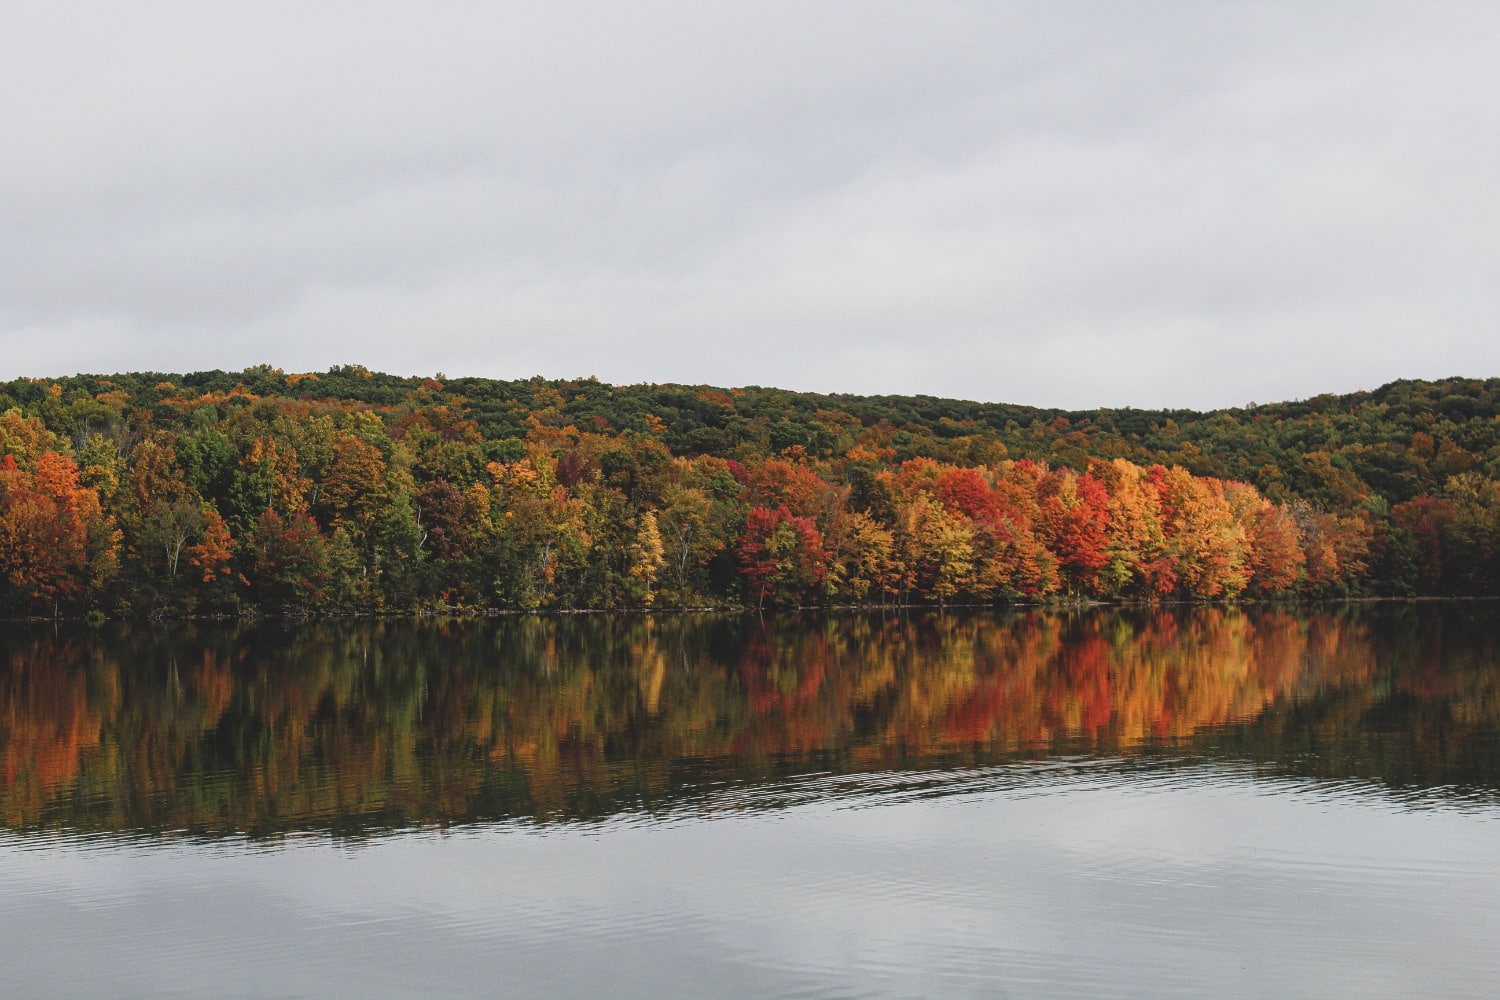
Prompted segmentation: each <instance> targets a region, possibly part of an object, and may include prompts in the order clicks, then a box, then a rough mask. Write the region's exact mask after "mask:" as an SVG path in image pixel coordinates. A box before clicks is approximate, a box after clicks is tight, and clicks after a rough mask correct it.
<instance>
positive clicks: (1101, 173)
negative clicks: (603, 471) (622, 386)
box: [0, 0, 1500, 408]
mask: <svg viewBox="0 0 1500 1000" xmlns="http://www.w3.org/2000/svg"><path fill="white" fill-rule="evenodd" d="M5 22H6V23H5V29H4V31H3V32H0V377H4V378H11V377H16V376H20V375H61V374H68V373H72V372H77V371H92V372H105V371H119V370H139V369H151V370H161V371H181V370H188V369H200V368H236V369H237V368H242V367H245V366H246V365H250V364H258V363H262V362H265V363H269V364H272V365H274V366H277V367H281V368H285V369H286V370H288V371H306V370H320V369H326V368H327V367H329V366H330V365H334V364H344V363H359V364H364V365H366V366H368V367H370V368H374V369H380V370H386V371H392V372H397V373H401V374H433V373H436V372H445V373H447V374H449V375H460V374H464V375H484V376H494V377H501V378H513V377H527V376H530V375H533V374H542V375H545V376H548V377H572V376H579V375H597V376H598V377H599V378H601V379H604V380H606V381H611V382H641V381H648V382H658V381H676V382H706V383H712V384H717V385H746V384H759V385H778V386H785V387H789V388H797V389H814V390H820V391H830V392H831V391H847V392H864V393H875V392H903V393H915V392H924V393H934V394H939V395H947V396H960V397H965V398H974V399H984V400H1003V401H1013V402H1025V403H1035V404H1045V405H1063V406H1090V407H1091V406H1098V405H1110V406H1123V405H1133V406H1142V407H1146V406H1163V405H1173V406H1193V407H1199V408H1206V407H1214V406H1228V405H1238V404H1242V403H1245V402H1247V401H1250V400H1257V401H1261V402H1266V401H1270V400H1278V399H1290V398H1301V397H1305V396H1309V395H1313V394H1316V393H1319V392H1324V391H1348V390H1353V389H1359V388H1373V387H1374V386H1376V385H1379V384H1381V383H1383V382H1386V381H1389V380H1391V379H1394V378H1399V377H1441V376H1445V375H1452V374H1462V375H1471V376H1494V375H1500V329H1497V325H1500V324H1497V317H1500V280H1497V279H1500V183H1497V170H1500V58H1497V57H1496V53H1497V52H1500V4H1495V3H1492V2H1485V3H1473V4H1463V3H1437V4H1413V3H1400V4H1395V3H1392V4H1381V3H1373V2H1367V0H1359V2H1351V3H1332V2H1328V3H1316V4H1308V3H1300V2H1290V0H1288V2H1285V3H1250V2H1243V3H1204V2H1181V3H1163V4H1154V3H1149V2H1147V3H1132V4H1123V3H1098V4H1088V3H1082V2H1078V3H1056V2H1053V0H1045V2H1038V3H1035V4H1027V3H1004V2H974V3H962V2H954V3H944V2H937V0H923V2H920V3H917V2H910V3H886V2H881V0H861V2H859V3H852V2H851V3H842V4H823V3H817V2H812V0H797V2H792V3H777V2H772V0H757V2H755V3H744V4H736V5H727V4H702V3H683V4H663V3H651V2H637V3H631V4H604V3H598V2H595V3H586V4H573V3H568V2H556V0H553V2H549V3H546V4H530V5H513V4H503V3H486V4H480V3H444V2H432V0H428V2H424V3H422V4H415V3H407V4H394V3H385V2H382V0H360V2H358V3H352V2H351V3H320V2H316V0H313V2H308V0H301V2H298V3H295V4H292V3H285V4H283V3H277V2H268V0H261V2H257V3H254V4H248V3H246V4H202V3H197V4H194V3H157V2H151V0H144V2H137V3H130V4H121V3H117V2H108V3H105V2H99V3H68V2H66V0H59V2H58V3H45V4H44V3H27V4H17V5H12V6H11V7H10V8H9V9H8V10H7V14H6V17H5Z"/></svg>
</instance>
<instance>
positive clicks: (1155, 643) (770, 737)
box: [0, 604, 1500, 997]
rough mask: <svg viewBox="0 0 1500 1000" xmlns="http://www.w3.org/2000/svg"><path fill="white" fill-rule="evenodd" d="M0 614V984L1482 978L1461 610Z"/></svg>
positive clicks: (1482, 848) (1497, 920)
mask: <svg viewBox="0 0 1500 1000" xmlns="http://www.w3.org/2000/svg"><path fill="white" fill-rule="evenodd" d="M0 627H3V629H4V632H3V637H0V995H5V996H12V995H14V996H23V997H30V996H67V997H73V996H79V997H82V996H183V997H188V996H193V997H197V996H206V995H214V996H253V997H260V996H427V995H455V996H539V995H544V994H545V995H551V996H601V995H607V996H662V995H681V996H809V997H834V996H838V997H846V996H847V997H863V996H871V997H884V996H941V997H949V996H986V997H989V996H1065V995H1079V996H1085V995H1086V996H1099V995H1109V996H1142V997H1145V996H1152V997H1155V996H1174V995H1175V996H1203V995H1220V996H1222V995H1239V996H1266V995H1282V996H1284V995H1294V996H1319V997H1323V996H1356V997H1374V996H1392V997H1401V996H1415V995H1423V996H1432V995H1452V996H1484V995H1492V994H1493V993H1494V992H1495V990H1496V989H1497V987H1500V949H1497V948H1496V947H1495V944H1494V942H1496V941H1497V940H1500V903H1497V900H1500V825H1497V822H1496V821H1497V819H1500V740H1497V734H1500V609H1497V607H1496V606H1495V605H1492V604H1450V605H1443V604H1425V605H1412V606H1407V605H1372V606H1354V607H1347V608H1334V609H1322V610H1320V611H1318V612H1316V613H1301V612H1293V611H1286V610H1247V611H1224V610H1218V609H1193V610H1180V611H1090V612H1085V613H1076V614H1060V615H1054V614H1042V613H1033V614H1017V615H1004V614H964V615H939V614H930V615H920V614H919V615H907V616H895V617H879V616H865V615H860V616H845V617H830V618H808V619H800V620H776V621H766V622H762V621H760V620H758V619H754V618H748V619H742V618H735V617H722V618H721V617H683V618H673V617H651V618H640V617H635V618H608V617H582V618H551V619H502V620H487V621H456V622H434V621H423V622H392V623H371V622H356V623H333V624H327V623H320V624H313V625H307V626H297V627H291V626H285V625H281V624H270V625H262V626H259V627H252V628H246V627H240V626H226V627H204V626H186V627H185V626H174V627H171V628H167V629H141V628H136V629H106V630H102V631H89V630H84V629H77V630H70V629H54V628H52V627H51V626H21V625H15V624H8V625H4V626H0Z"/></svg>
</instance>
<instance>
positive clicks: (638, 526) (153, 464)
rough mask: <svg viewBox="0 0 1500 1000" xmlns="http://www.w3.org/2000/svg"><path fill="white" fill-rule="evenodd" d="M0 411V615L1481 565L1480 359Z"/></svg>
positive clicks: (1067, 587) (1253, 583)
mask: <svg viewBox="0 0 1500 1000" xmlns="http://www.w3.org/2000/svg"><path fill="white" fill-rule="evenodd" d="M0 414H3V415H4V416H3V417H0V456H3V457H0V463H3V464H0V581H3V582H0V606H3V607H4V608H7V609H8V610H9V611H10V612H11V613H23V612H25V613H37V612H45V611H50V610H59V611H60V610H62V609H65V608H66V609H82V608H86V607H99V608H102V609H104V610H106V611H110V612H134V613H157V614H177V613H184V612H190V611H198V612H203V611H225V612H230V613H241V612H245V611H249V610H258V611H261V612H273V611H287V612H300V611H334V610H338V611H373V610H411V609H417V608H430V607H469V608H492V607H493V608H565V607H639V606H663V605H668V604H670V605H701V604H714V605H736V604H755V605H760V604H767V603H771V604H774V603H782V604H791V603H821V602H849V601H854V602H872V601H876V602H883V601H911V600H921V601H927V600H932V601H950V600H970V601H985V602H989V601H1006V600H1017V599H1044V598H1050V597H1058V596H1073V597H1090V598H1099V599H1165V598H1188V599H1230V598H1235V597H1240V596H1323V595H1332V594H1411V593H1453V594H1492V593H1495V592H1496V589H1497V570H1496V555H1495V553H1496V547H1497V537H1500V527H1497V524H1500V522H1497V517H1500V485H1497V482H1500V379H1488V380H1478V379H1459V378H1453V379H1445V380H1442V381H1437V382H1419V381H1402V382H1395V383H1391V384H1390V385H1386V386H1383V387H1381V388H1379V389H1377V390H1374V391H1372V392H1361V393H1353V394H1349V395H1344V396H1319V397H1315V398H1313V399H1309V400H1303V401H1298V402H1288V403H1275V404H1267V405H1257V406H1251V407H1246V408H1236V409H1229V410H1220V411H1215V412H1210V413H1196V412H1192V411H1185V410H1168V411H1151V410H1135V409H1120V410H1096V411H1063V410H1049V409H1036V408H1030V407H1023V406H1014V405H1008V404H999V403H977V402H967V401H961V400H949V399H939V398H935V397H928V396H867V397H861V396H851V395H821V394H814V393H799V392H789V391H785V390H779V389H768V388H760V387H745V388H737V389H722V388H714V387H707V386H676V385H630V386H611V385H607V384H604V383H601V382H598V381H596V380H593V379H584V380H572V381H555V380H554V381H549V380H544V379H541V378H533V379H527V380H515V381H502V380H491V379H477V378H453V379H449V378H445V377H443V376H441V375H440V376H438V377H436V378H405V377H397V376H391V375H385V374H380V373H374V372H369V371H367V370H365V369H364V368H361V367H358V366H343V367H339V368H334V369H331V370H329V371H327V372H320V373H316V374H289V373H285V372H282V371H280V370H278V369H274V368H270V367H266V366H260V367H256V368H252V369H247V370H246V371H243V372H220V371H211V372H195V373H190V374H169V373H155V372H151V373H131V374H116V375H80V376H76V377H72V378H64V379H55V380H32V379H19V380H15V381H11V382H7V383H0Z"/></svg>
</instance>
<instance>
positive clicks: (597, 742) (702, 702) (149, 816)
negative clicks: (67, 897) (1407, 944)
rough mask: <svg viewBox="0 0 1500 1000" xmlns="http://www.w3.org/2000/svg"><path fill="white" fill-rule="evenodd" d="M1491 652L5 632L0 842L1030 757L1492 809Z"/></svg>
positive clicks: (673, 803) (1196, 621) (1027, 628)
mask: <svg viewBox="0 0 1500 1000" xmlns="http://www.w3.org/2000/svg"><path fill="white" fill-rule="evenodd" d="M1494 624H1495V620H1494V616H1493V613H1492V612H1490V611H1481V610H1480V609H1476V608H1473V607H1451V606H1450V607H1444V608H1441V609H1439V608H1425V609H1421V610H1420V611H1417V612H1413V611H1412V610H1411V609H1409V608H1406V607H1402V608H1399V609H1396V608H1384V607H1382V608H1380V609H1363V610H1361V609H1351V608H1347V607H1346V608H1342V609H1340V612H1339V613H1337V614H1322V613H1320V614H1313V615H1302V614H1299V613H1298V612H1297V611H1296V610H1294V609H1286V608H1263V609H1253V610H1241V609H1230V608H1219V607H1196V608H1186V609H1164V608H1123V609H1110V610H1107V611H1103V612H1099V613H1090V614H1066V613H1050V612H1044V611H1039V610H1036V609H1025V610H1022V611H1019V612H1017V613H1014V614H1009V615H994V614H988V613H985V614H977V613H976V614H955V613H945V614H938V613H933V614H901V615H894V614H893V615H875V614H869V615H865V614H860V615H844V616H828V617H823V618H818V619H811V618H807V619H795V620H787V619H781V618H778V619H776V620H774V621H773V620H767V621H760V620H757V619H756V618H754V617H750V616H740V615H734V616H727V615H726V616H707V615H694V616H688V617H682V618H676V617H672V616H665V615H661V616H590V617H581V618H571V619H547V618H539V617H518V618H508V619H498V620H487V621H456V620H453V619H444V620H422V621H415V622H399V623H393V622H383V621H363V622H323V621H320V622H315V623H312V624H309V625H305V626H301V627H298V628H295V629H294V630H291V631H287V630H285V629H283V628H282V627H280V626H279V625H276V626H273V625H271V624H269V623H264V622H261V623H254V624H249V625H243V624H240V623H229V624H225V625H208V626H195V625H193V624H188V625H185V626H174V627H172V628H171V629H156V628H151V627H149V626H138V625H125V626H118V627H110V628H109V629H107V630H105V631H95V630H87V631H85V630H83V629H77V628H68V627H64V628H63V629H61V630H60V631H59V630H56V629H53V628H51V627H48V628H46V629H42V628H40V627H37V626H14V627H12V629H11V630H9V632H7V633H6V634H4V635H0V720H3V722H4V724H3V725H0V827H4V828H9V829H12V830H25V829H34V828H38V827H41V828H51V829H73V830H89V829H103V830H133V829H149V830H189V831H198V832H208V831H215V832H221V833H230V832H251V833H271V832H276V831H284V830H296V829H307V828H314V829H333V830H335V831H342V832H349V833H354V832H358V831H361V830H369V829H378V828H381V827H388V826H404V825H408V824H413V823H450V822H465V821H474V820H485V819H500V818H508V817H530V818H534V819H536V820H538V821H553V820H565V819H590V818H600V817H606V816H610V815H613V814H616V813H618V812H622V811H635V810H640V809H650V810H663V809H672V808H680V807H682V806H683V805H684V804H686V805H688V806H689V807H691V806H692V804H693V803H694V802H696V801H699V800H701V799H703V798H704V797H705V796H711V795H714V794H722V793H724V792H725V791H726V790H734V789H739V790H745V791H749V792H751V793H754V792H755V791H756V789H760V790H762V792H764V794H763V796H760V797H761V798H762V800H763V801H774V802H782V801H785V793H784V792H781V791H777V790H776V789H775V788H774V787H771V788H768V787H767V786H768V785H772V786H774V783H775V782H777V781H778V780H780V779H783V778H786V777H790V776H794V775H797V774H806V773H808V772H815V773H821V774H827V773H830V772H832V773H836V774H853V773H861V772H877V773H884V774H887V775H888V774H889V773H890V772H895V771H902V770H909V769H934V768H947V767H967V766H971V765H979V766H983V765H987V764H993V763H996V762H999V761H1005V760H1012V759H1016V758H1017V757H1034V756H1036V755H1038V754H1044V753H1049V752H1054V753H1062V754H1064V755H1068V756H1073V755H1077V754H1080V753H1083V754H1091V755H1093V754H1101V753H1102V754H1103V755H1106V756H1110V757H1115V756H1122V757H1127V758H1128V757H1132V756H1134V755H1136V754H1138V753H1140V752H1142V751H1145V752H1149V753H1151V754H1152V755H1157V754H1160V753H1163V752H1181V753H1183V754H1185V755H1187V756H1190V757H1192V758H1193V759H1194V760H1195V761H1198V762H1199V763H1201V762H1202V761H1203V760H1205V759H1208V760H1224V759H1227V760H1234V761H1246V760H1248V761H1251V762H1254V764H1255V765H1256V767H1255V770H1256V772H1257V773H1260V774H1290V775H1301V776H1316V777H1326V778H1331V779H1334V780H1338V781H1348V780H1350V779H1363V780H1370V781H1374V782H1377V783H1384V784H1388V785H1392V786H1396V787H1397V788H1401V789H1403V790H1404V792H1405V793H1406V794H1409V793H1410V791H1411V790H1412V789H1428V790H1432V794H1433V795H1435V796H1441V797H1444V798H1450V797H1451V798H1452V799H1457V798H1461V797H1463V796H1472V797H1478V798H1480V799H1481V800H1483V801H1489V802H1494V801H1495V800H1496V798H1497V796H1500V741H1497V740H1496V739H1495V734H1496V732H1497V731H1500V698H1497V697H1496V695H1497V692H1496V674H1495V671H1494V669H1493V665H1494V663H1495V659H1496V655H1497V653H1500V650H1497V648H1496V647H1497V643H1500V633H1497V632H1496V630H1495V627H1494ZM1173 748H1176V751H1173ZM756 798H757V795H755V794H751V795H742V796H737V797H736V800H735V801H736V804H737V805H738V806H741V807H743V806H744V805H746V804H749V803H753V802H754V801H755V800H756Z"/></svg>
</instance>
